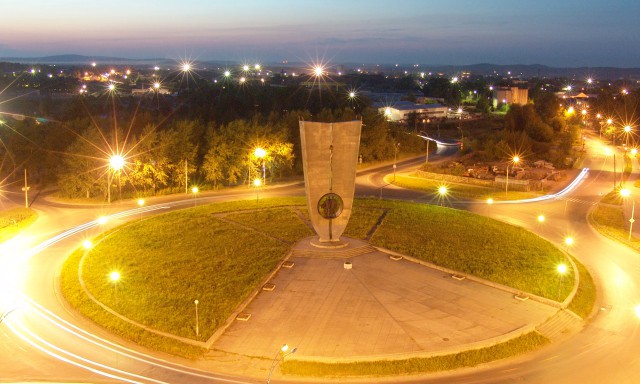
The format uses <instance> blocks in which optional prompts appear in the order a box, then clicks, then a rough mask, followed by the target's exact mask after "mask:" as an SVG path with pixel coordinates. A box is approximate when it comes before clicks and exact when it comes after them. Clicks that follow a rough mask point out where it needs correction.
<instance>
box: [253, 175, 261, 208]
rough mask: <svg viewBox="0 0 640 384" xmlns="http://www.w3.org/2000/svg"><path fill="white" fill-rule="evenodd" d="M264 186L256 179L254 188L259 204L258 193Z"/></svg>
mask: <svg viewBox="0 0 640 384" xmlns="http://www.w3.org/2000/svg"><path fill="white" fill-rule="evenodd" d="M261 185H262V180H261V179H254V180H253V186H254V188H255V189H256V203H257V202H258V191H259V190H260V186H261Z"/></svg>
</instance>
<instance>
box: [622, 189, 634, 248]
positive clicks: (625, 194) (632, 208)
mask: <svg viewBox="0 0 640 384" xmlns="http://www.w3.org/2000/svg"><path fill="white" fill-rule="evenodd" d="M620 196H622V197H623V198H627V197H629V196H631V191H630V190H628V189H627V188H622V189H621V190H620ZM635 212H636V200H635V199H634V198H631V218H630V219H629V238H628V240H629V241H631V232H632V231H633V223H634V222H635V221H636V220H635V219H634V215H635Z"/></svg>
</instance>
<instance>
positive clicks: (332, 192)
mask: <svg viewBox="0 0 640 384" xmlns="http://www.w3.org/2000/svg"><path fill="white" fill-rule="evenodd" d="M361 127H362V122H361V121H360V120H354V121H347V122H340V123H319V122H309V121H304V120H301V121H300V139H301V142H302V165H303V167H304V184H305V191H306V196H307V209H308V210H309V218H310V219H311V224H312V225H313V229H314V230H315V231H316V233H317V234H318V238H317V239H314V240H312V241H311V243H312V244H313V245H316V246H321V247H322V246H326V247H332V246H335V247H339V246H344V245H346V244H345V243H343V242H341V241H340V236H341V235H342V233H343V232H344V230H345V228H346V227H347V223H348V222H349V217H350V216H351V209H352V207H353V195H354V192H355V182H356V164H357V161H358V151H359V148H360V130H361Z"/></svg>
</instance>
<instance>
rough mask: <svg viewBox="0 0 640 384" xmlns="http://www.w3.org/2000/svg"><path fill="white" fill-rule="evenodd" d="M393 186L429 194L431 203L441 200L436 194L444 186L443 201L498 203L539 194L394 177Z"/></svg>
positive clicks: (418, 178)
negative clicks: (445, 190) (470, 200)
mask: <svg viewBox="0 0 640 384" xmlns="http://www.w3.org/2000/svg"><path fill="white" fill-rule="evenodd" d="M393 184H394V185H397V186H398V187H401V188H406V189H413V190H418V191H423V192H427V193H431V194H433V201H439V199H441V198H440V196H439V194H438V188H439V187H440V186H442V185H445V186H446V187H447V196H448V197H445V200H446V199H451V200H460V199H473V200H487V199H488V198H492V199H493V200H495V201H498V200H521V199H530V198H532V197H537V196H540V195H539V194H536V193H534V192H520V191H509V192H508V194H507V193H505V191H504V189H496V188H489V187H483V186H478V185H471V184H458V183H450V182H443V181H442V180H434V179H424V178H421V177H414V176H400V175H396V181H395V182H394V183H393Z"/></svg>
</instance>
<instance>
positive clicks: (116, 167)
mask: <svg viewBox="0 0 640 384" xmlns="http://www.w3.org/2000/svg"><path fill="white" fill-rule="evenodd" d="M122 167H124V158H123V157H122V156H120V155H113V156H111V157H110V158H109V172H108V173H107V187H108V188H107V202H108V203H111V177H112V174H113V173H115V172H119V171H120V170H121V169H122ZM119 185H120V183H118V186H119ZM118 190H119V188H118Z"/></svg>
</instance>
